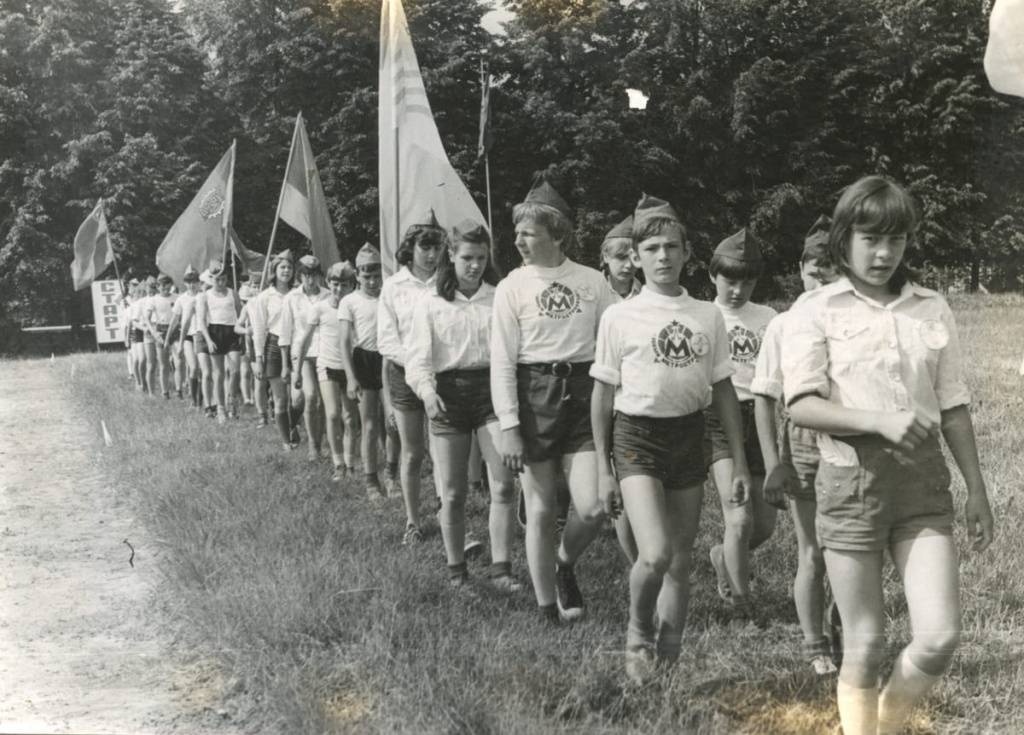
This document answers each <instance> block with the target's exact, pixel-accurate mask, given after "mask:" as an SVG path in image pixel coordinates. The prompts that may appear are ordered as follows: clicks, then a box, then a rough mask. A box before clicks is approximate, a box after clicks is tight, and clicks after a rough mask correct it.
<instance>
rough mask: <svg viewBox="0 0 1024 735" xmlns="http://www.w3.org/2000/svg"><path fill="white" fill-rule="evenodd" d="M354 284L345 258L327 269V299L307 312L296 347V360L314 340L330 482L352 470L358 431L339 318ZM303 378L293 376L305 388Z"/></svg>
mask: <svg viewBox="0 0 1024 735" xmlns="http://www.w3.org/2000/svg"><path fill="white" fill-rule="evenodd" d="M355 285H356V270H355V268H353V267H352V264H351V263H349V262H348V261H344V262H342V263H335V264H334V265H332V266H331V267H330V268H328V269H327V287H328V289H330V293H329V294H328V296H327V298H326V299H320V300H319V301H317V302H316V304H315V305H314V306H313V309H312V310H311V311H310V312H309V314H308V315H307V322H306V326H307V329H306V336H305V337H304V338H303V340H302V345H301V346H300V347H299V352H298V360H299V362H301V361H302V360H303V359H304V358H305V357H306V355H307V353H308V352H309V351H310V350H309V347H310V344H311V343H313V342H316V343H317V345H316V348H317V349H316V353H317V355H316V377H317V380H318V381H319V383H320V395H321V396H322V397H323V403H324V414H325V418H326V424H327V443H328V445H329V446H330V449H331V463H332V464H333V466H334V474H333V475H332V476H331V480H332V481H333V482H341V481H342V479H344V478H345V477H348V476H349V475H352V474H354V473H355V471H356V470H355V464H356V439H357V438H358V435H359V418H358V417H359V408H358V406H357V405H356V402H355V401H354V400H353V399H351V398H349V396H348V391H347V378H346V377H345V359H344V357H343V353H342V350H343V344H344V343H343V340H342V337H341V330H342V322H341V320H340V319H339V318H338V306H339V303H340V302H341V299H342V298H344V297H345V296H347V295H348V294H350V293H352V292H353V291H354V290H355ZM301 381H302V378H301V377H299V376H296V378H295V384H296V385H297V386H299V387H300V388H303V389H304V386H303V385H302V382H301Z"/></svg>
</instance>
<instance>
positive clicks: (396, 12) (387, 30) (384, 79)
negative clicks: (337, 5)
mask: <svg viewBox="0 0 1024 735" xmlns="http://www.w3.org/2000/svg"><path fill="white" fill-rule="evenodd" d="M379 88H380V96H379V110H378V116H377V127H378V144H377V145H378V154H379V155H378V166H379V168H378V174H379V184H378V191H379V197H380V254H381V260H382V265H383V269H384V272H385V274H387V273H393V272H394V270H395V251H396V250H397V249H398V244H399V242H400V241H401V237H402V235H403V234H405V229H406V228H407V227H408V225H409V223H412V222H413V221H414V218H415V217H417V216H419V214H420V213H422V212H425V211H427V209H433V210H434V213H435V215H436V216H437V219H438V221H439V222H440V223H441V226H442V227H444V228H446V229H451V228H452V227H453V226H454V225H456V224H458V223H460V222H462V221H463V220H467V219H469V220H472V221H474V222H477V223H479V224H481V225H484V226H486V220H485V219H484V217H483V215H482V214H481V213H480V208H479V207H477V205H476V202H474V201H473V197H472V196H471V195H470V193H469V190H468V189H466V185H465V184H463V183H462V179H461V178H459V174H458V172H456V171H455V169H454V168H453V167H452V165H451V163H450V162H449V161H448V155H447V154H446V153H445V150H444V145H443V144H442V143H441V136H440V135H439V134H438V132H437V126H436V125H435V124H434V115H433V113H432V112H431V110H430V102H429V101H428V100H427V92H426V89H425V88H424V86H423V78H422V76H421V75H420V65H419V62H418V61H417V60H416V51H415V49H414V48H413V45H412V39H411V38H410V37H409V26H408V23H407V22H406V19H405V10H404V9H403V8H402V2H401V0H383V5H382V7H381V18H380V74H379Z"/></svg>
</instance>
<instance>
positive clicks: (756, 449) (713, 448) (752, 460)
mask: <svg viewBox="0 0 1024 735" xmlns="http://www.w3.org/2000/svg"><path fill="white" fill-rule="evenodd" d="M740 423H741V424H742V426H743V453H744V454H745V455H746V456H747V468H748V469H749V470H750V474H751V475H754V476H757V475H761V476H763V475H764V457H762V456H761V444H760V443H759V442H758V439H757V424H756V423H754V402H753V401H740ZM704 426H705V430H704V461H705V462H707V465H708V467H710V466H711V465H713V464H714V463H715V462H717V461H719V460H720V459H732V452H730V451H729V441H728V440H727V439H726V438H725V431H724V430H723V429H722V424H721V422H720V421H719V420H718V413H717V412H716V411H715V410H714V409H713V408H708V409H705V411H704Z"/></svg>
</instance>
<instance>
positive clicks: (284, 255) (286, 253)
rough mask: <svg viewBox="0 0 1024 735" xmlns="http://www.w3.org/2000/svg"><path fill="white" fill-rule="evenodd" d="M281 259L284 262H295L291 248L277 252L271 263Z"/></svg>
mask: <svg viewBox="0 0 1024 735" xmlns="http://www.w3.org/2000/svg"><path fill="white" fill-rule="evenodd" d="M282 260H283V261H284V262H286V263H294V262H295V256H294V255H292V251H291V250H282V251H281V252H279V253H278V254H277V255H275V256H274V260H273V261H272V262H273V263H277V262H279V261H282Z"/></svg>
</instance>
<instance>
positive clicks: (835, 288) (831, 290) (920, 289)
mask: <svg viewBox="0 0 1024 735" xmlns="http://www.w3.org/2000/svg"><path fill="white" fill-rule="evenodd" d="M818 292H820V293H821V295H822V296H825V297H826V298H827V297H831V296H839V295H840V294H845V293H850V294H853V296H854V297H855V298H858V299H860V300H861V301H863V302H864V303H866V304H869V305H870V306H873V307H875V308H878V309H890V310H891V309H895V308H896V307H897V306H898V305H899V304H901V303H903V302H904V301H906V300H907V299H909V298H910V297H912V296H918V297H920V298H922V299H930V298H933V297H935V296H938V292H937V291H933V290H931V289H930V288H925V287H924V286H919V285H917V284H916V283H904V284H903V288H902V289H900V294H899V296H897V297H896V298H895V299H894V300H893V301H890V302H889V303H888V304H883V303H881V302H879V301H875V300H874V299H873V298H871V297H870V296H865V295H864V294H862V293H861V292H860V291H858V290H857V289H856V288H854V285H853V282H852V281H850V279H849V278H847V277H846V276H843V277H842V278H840V279H839V280H838V281H836V282H835V283H830V284H829V285H827V286H822V287H821V288H820V289H818V291H812V292H810V293H811V294H812V295H813V294H816V293H818Z"/></svg>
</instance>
